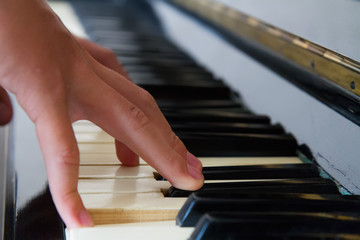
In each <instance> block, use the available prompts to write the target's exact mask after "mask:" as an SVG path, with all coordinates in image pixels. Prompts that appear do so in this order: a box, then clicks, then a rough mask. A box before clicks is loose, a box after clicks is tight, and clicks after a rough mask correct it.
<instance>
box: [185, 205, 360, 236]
mask: <svg viewBox="0 0 360 240" xmlns="http://www.w3.org/2000/svg"><path fill="white" fill-rule="evenodd" d="M358 226H359V222H358V221H351V220H344V219H341V215H340V216H338V215H333V216H331V215H329V216H321V215H316V214H313V215H307V216H304V215H301V214H292V215H288V214H281V213H269V214H266V213H265V214H264V213H259V214H257V213H231V212H228V213H210V214H205V215H204V216H203V217H202V219H201V220H200V221H199V223H198V225H197V226H196V229H195V231H194V232H193V234H192V235H191V237H190V239H192V240H195V239H196V240H200V239H207V240H209V239H210V240H212V239H214V240H215V239H244V238H245V239H252V238H251V237H254V238H255V237H257V239H259V238H261V237H262V238H263V239H339V238H340V239H343V238H341V236H339V235H341V234H351V235H352V236H353V237H354V238H353V239H357V238H359V237H360V229H359V227H358ZM337 236H339V238H338V237H337ZM271 237H272V238H271ZM344 239H346V238H344ZM349 239H351V238H349Z"/></svg>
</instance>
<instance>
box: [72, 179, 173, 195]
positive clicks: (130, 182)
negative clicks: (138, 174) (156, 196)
mask: <svg viewBox="0 0 360 240" xmlns="http://www.w3.org/2000/svg"><path fill="white" fill-rule="evenodd" d="M170 186H171V184H170V183H169V182H168V181H156V180H155V179H154V178H146V179H79V182H78V191H79V193H82V194H91V193H93V194H97V193H114V194H116V193H122V194H127V193H150V192H157V193H160V192H161V189H169V188H170Z"/></svg>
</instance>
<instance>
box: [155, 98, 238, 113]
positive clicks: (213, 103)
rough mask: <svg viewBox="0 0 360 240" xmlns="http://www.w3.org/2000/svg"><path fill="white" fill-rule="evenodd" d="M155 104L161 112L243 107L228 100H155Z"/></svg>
mask: <svg viewBox="0 0 360 240" xmlns="http://www.w3.org/2000/svg"><path fill="white" fill-rule="evenodd" d="M156 103H157V104H158V106H159V107H160V109H161V110H169V109H213V108H222V109H229V108H231V109H233V108H235V109H237V108H239V109H244V106H243V105H242V104H241V103H239V102H234V101H232V100H230V99H222V100H211V99H206V100H189V99H187V100H181V101H179V100H175V99H157V100H156Z"/></svg>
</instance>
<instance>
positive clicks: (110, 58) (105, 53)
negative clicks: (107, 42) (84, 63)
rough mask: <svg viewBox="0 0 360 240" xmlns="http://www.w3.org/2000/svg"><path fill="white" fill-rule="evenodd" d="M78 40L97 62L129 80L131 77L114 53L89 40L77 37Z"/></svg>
mask: <svg viewBox="0 0 360 240" xmlns="http://www.w3.org/2000/svg"><path fill="white" fill-rule="evenodd" d="M76 40H77V41H78V43H80V45H81V46H82V47H83V48H85V50H86V51H88V52H89V54H90V55H91V56H92V57H93V58H94V59H95V60H96V61H98V62H99V63H101V64H102V65H104V66H105V67H107V68H110V69H112V70H114V71H115V72H117V73H119V74H121V75H123V76H125V77H127V78H128V77H129V76H128V73H127V72H126V71H125V69H124V68H123V66H122V65H121V64H120V63H119V61H118V60H117V57H116V55H115V54H114V52H113V51H111V50H110V49H108V48H104V47H102V46H100V45H98V44H96V43H94V42H91V41H89V40H87V39H83V38H79V37H76Z"/></svg>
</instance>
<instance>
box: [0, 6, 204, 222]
mask: <svg viewBox="0 0 360 240" xmlns="http://www.w3.org/2000/svg"><path fill="white" fill-rule="evenodd" d="M0 42H1V46H0V49H1V52H2V54H1V55H0V86H1V87H4V88H5V89H7V90H8V91H10V92H12V93H14V94H15V96H16V99H17V101H18V103H19V104H20V106H21V107H22V108H23V109H24V110H25V112H26V113H27V115H28V116H29V117H30V119H31V120H32V121H33V122H34V124H35V126H36V132H37V136H38V140H39V143H40V147H41V150H42V153H43V156H44V160H45V165H46V170H47V173H48V179H49V186H50V190H51V193H52V197H53V200H54V203H55V205H56V207H57V210H58V212H59V214H60V215H61V217H62V219H63V220H64V222H65V223H66V225H67V226H68V227H70V228H72V227H81V226H91V225H92V222H91V218H90V217H89V215H88V213H87V211H86V210H85V208H84V205H83V203H82V201H81V198H80V196H79V194H78V192H77V179H78V170H79V166H78V165H79V151H78V147H77V143H76V140H75V136H74V132H73V129H72V126H71V123H72V122H74V121H77V120H80V119H88V120H90V121H92V122H94V123H95V124H97V125H98V126H100V127H101V128H102V129H104V130H105V131H106V132H108V133H109V134H110V135H112V136H113V137H114V138H115V139H116V140H117V141H118V142H117V144H116V145H117V154H118V156H119V158H120V159H121V160H122V162H123V163H125V164H127V165H136V164H137V162H136V161H137V160H136V159H135V157H136V156H141V157H142V158H143V159H144V160H146V161H147V162H148V163H149V164H150V165H151V166H152V167H154V168H155V169H157V171H158V172H159V173H160V174H162V175H163V176H164V177H166V178H167V179H168V180H169V181H170V182H171V184H173V185H174V186H175V187H178V188H182V189H187V190H195V189H198V188H200V187H201V186H202V184H203V180H204V179H203V176H202V174H201V168H202V167H201V163H200V161H199V160H198V159H197V158H195V157H194V156H193V155H191V154H190V153H188V151H187V149H186V147H185V146H184V145H183V143H182V142H181V141H180V139H179V138H178V137H177V136H176V135H175V134H174V133H173V131H172V130H171V128H170V126H169V125H168V123H167V121H166V120H165V118H164V116H163V115H162V114H161V112H160V110H159V108H158V107H157V105H156V103H155V101H154V99H153V98H152V97H151V96H150V94H149V93H147V92H146V91H145V90H143V89H141V88H139V87H138V86H136V85H134V84H133V83H131V81H129V80H128V79H127V78H126V76H125V73H123V72H122V70H121V69H120V68H119V66H115V65H109V64H107V65H108V66H109V67H110V68H112V69H115V71H114V70H111V69H110V68H108V67H105V66H104V65H103V64H101V63H99V62H98V61H96V60H95V59H94V58H93V57H92V56H91V55H90V54H89V53H88V52H87V50H85V49H84V48H83V47H82V46H81V45H80V44H79V43H78V42H77V40H76V39H74V37H73V36H72V35H71V34H70V33H69V32H68V31H67V29H66V28H65V27H64V26H63V24H62V23H61V21H60V20H59V19H58V18H57V17H56V15H55V14H54V13H53V12H52V11H51V10H50V9H49V7H48V5H47V3H46V2H45V1H41V0H19V1H11V0H4V1H1V3H0ZM83 45H84V44H83ZM85 45H86V44H85ZM84 47H85V48H87V49H88V50H89V51H90V52H91V49H89V48H88V47H87V46H84ZM100 52H101V51H100ZM98 53H99V52H98V51H96V50H95V51H94V52H92V55H94V57H95V58H97V59H98V60H99V61H100V62H101V57H100V58H99V57H97V55H96V54H98ZM100 55H101V54H100ZM103 63H104V62H103ZM104 64H106V63H104ZM116 71H117V72H116ZM119 73H121V74H119ZM0 91H1V94H0V96H2V97H1V98H0V99H1V100H3V99H5V102H8V100H7V99H8V98H7V95H5V94H4V91H3V89H0ZM3 96H5V97H3ZM2 102H4V101H2ZM6 106H10V105H9V104H7V105H6ZM2 109H3V108H2V107H1V105H0V110H2ZM10 109H11V108H10ZM4 116H5V115H4ZM7 116H8V117H7V118H6V117H5V118H4V119H5V120H2V119H1V120H0V121H3V122H6V121H7V120H8V119H9V118H10V117H11V114H9V115H7ZM129 159H130V160H129Z"/></svg>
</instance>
